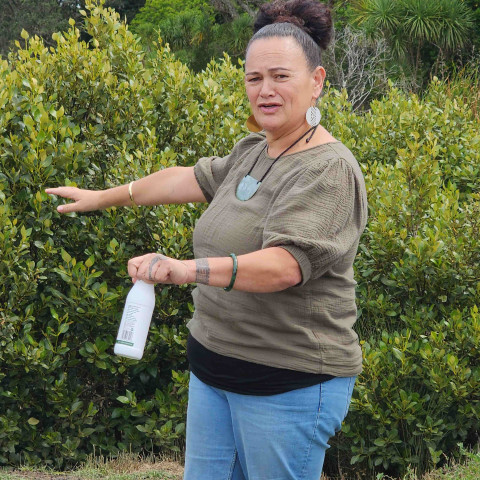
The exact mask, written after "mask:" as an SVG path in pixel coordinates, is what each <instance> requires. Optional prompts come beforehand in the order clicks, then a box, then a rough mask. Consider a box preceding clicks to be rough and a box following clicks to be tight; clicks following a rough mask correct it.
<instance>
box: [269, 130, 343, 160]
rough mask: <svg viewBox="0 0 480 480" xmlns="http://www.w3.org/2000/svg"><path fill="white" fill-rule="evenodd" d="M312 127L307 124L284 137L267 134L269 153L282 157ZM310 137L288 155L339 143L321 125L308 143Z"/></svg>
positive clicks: (271, 155) (283, 135)
mask: <svg viewBox="0 0 480 480" xmlns="http://www.w3.org/2000/svg"><path fill="white" fill-rule="evenodd" d="M310 128H311V127H310V125H308V123H307V122H305V124H303V125H301V126H300V127H298V128H296V129H294V130H291V131H290V132H288V133H286V134H282V135H277V136H275V135H274V134H272V133H269V132H265V133H266V139H267V144H268V149H267V153H268V155H269V156H270V157H277V156H278V155H280V154H281V153H282V152H283V151H284V150H285V149H286V148H288V147H289V146H290V145H291V144H292V143H294V142H295V140H297V139H298V138H300V137H301V136H302V135H303V134H304V133H305V132H307V131H308V130H309V129H310ZM309 137H310V134H309V135H307V136H306V137H305V140H302V141H301V142H299V143H298V144H297V145H295V146H294V147H293V148H292V149H291V150H289V151H288V154H291V153H295V152H300V151H302V150H306V149H307V148H311V147H315V146H317V145H321V144H323V143H328V142H335V141H337V140H336V139H335V138H334V137H333V136H332V135H330V133H328V131H327V130H325V128H323V127H322V126H321V125H319V126H318V128H317V130H316V131H315V132H314V135H313V137H312V138H311V140H310V141H309V142H308V143H307V142H306V139H307V138H309Z"/></svg>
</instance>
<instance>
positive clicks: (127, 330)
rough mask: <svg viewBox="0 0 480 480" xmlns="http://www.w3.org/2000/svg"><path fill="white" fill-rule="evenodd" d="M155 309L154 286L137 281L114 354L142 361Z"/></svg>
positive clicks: (126, 305)
mask: <svg viewBox="0 0 480 480" xmlns="http://www.w3.org/2000/svg"><path fill="white" fill-rule="evenodd" d="M154 307H155V290H154V287H153V284H151V283H145V282H142V281H141V280H137V281H136V282H135V284H134V285H133V287H132V288H131V289H130V292H128V295H127V301H126V302H125V308H124V309H123V315H122V321H121V322H120V328H119V329H118V335H117V341H116V342H115V348H114V350H113V351H114V353H115V354H116V355H121V356H122V357H127V358H133V359H135V360H140V359H141V358H142V357H143V350H144V349H145V342H146V341H147V335H148V330H149V328H150V322H151V321H152V314H153V309H154Z"/></svg>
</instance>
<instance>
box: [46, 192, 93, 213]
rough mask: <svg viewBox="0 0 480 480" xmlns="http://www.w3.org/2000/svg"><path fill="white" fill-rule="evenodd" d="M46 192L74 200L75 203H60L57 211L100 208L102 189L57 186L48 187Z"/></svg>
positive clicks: (82, 210) (66, 211)
mask: <svg viewBox="0 0 480 480" xmlns="http://www.w3.org/2000/svg"><path fill="white" fill-rule="evenodd" d="M45 193H48V194H49V195H58V196H59V197H63V198H69V199H71V200H74V203H67V204H65V205H59V206H58V207H57V211H58V212H60V213H69V212H89V211H91V210H98V209H99V208H100V194H101V193H102V192H101V190H82V189H80V188H77V187H57V188H47V189H46V190H45Z"/></svg>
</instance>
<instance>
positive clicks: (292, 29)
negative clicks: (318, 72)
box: [247, 0, 333, 70]
mask: <svg viewBox="0 0 480 480" xmlns="http://www.w3.org/2000/svg"><path fill="white" fill-rule="evenodd" d="M253 32H254V35H253V37H252V38H251V39H250V41H249V42H248V46H247V51H248V48H249V47H250V45H251V44H252V43H253V42H254V41H255V40H259V39H260V38H271V37H293V38H294V39H295V40H296V41H297V43H298V44H299V45H300V46H301V47H302V50H303V52H304V54H305V57H306V59H307V63H308V65H309V67H310V68H311V69H312V70H314V69H315V68H316V67H317V66H319V65H321V64H322V52H321V50H322V49H323V50H325V49H326V48H327V47H328V44H329V43H330V40H331V38H332V34H333V26H332V16H331V13H330V9H329V8H328V7H327V6H326V5H324V4H323V3H320V2H317V1H316V0H288V1H285V0H275V1H274V2H272V3H265V4H263V5H262V6H261V7H260V11H259V12H258V15H257V18H256V20H255V23H254V25H253Z"/></svg>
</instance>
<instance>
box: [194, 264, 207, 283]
mask: <svg viewBox="0 0 480 480" xmlns="http://www.w3.org/2000/svg"><path fill="white" fill-rule="evenodd" d="M195 265H196V268H195V274H196V275H195V282H196V283H204V284H205V285H209V282H210V265H209V264H208V258H199V259H198V260H195Z"/></svg>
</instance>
